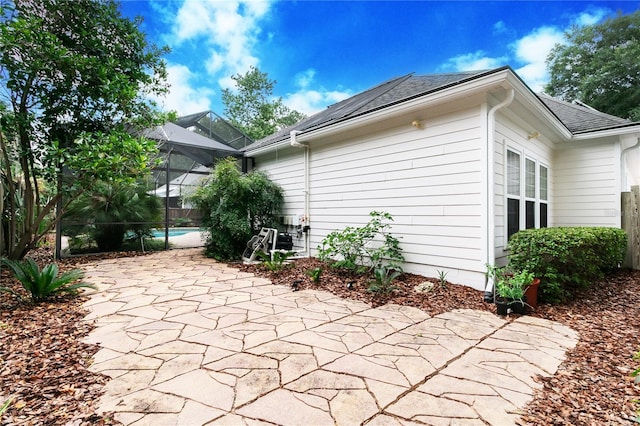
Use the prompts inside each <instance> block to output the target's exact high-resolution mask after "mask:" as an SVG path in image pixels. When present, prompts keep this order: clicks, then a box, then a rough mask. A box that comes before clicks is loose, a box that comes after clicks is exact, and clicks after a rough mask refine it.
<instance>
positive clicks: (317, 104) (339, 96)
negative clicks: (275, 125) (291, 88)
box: [282, 68, 352, 115]
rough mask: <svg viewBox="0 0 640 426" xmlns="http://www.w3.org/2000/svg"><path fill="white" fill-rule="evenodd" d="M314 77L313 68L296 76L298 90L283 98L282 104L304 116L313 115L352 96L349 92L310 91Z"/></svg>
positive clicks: (321, 89)
mask: <svg viewBox="0 0 640 426" xmlns="http://www.w3.org/2000/svg"><path fill="white" fill-rule="evenodd" d="M315 75H316V71H315V70H314V69H313V68H309V69H307V70H305V71H302V72H300V73H298V74H296V76H295V77H294V81H295V83H296V86H297V87H298V88H299V89H298V90H297V91H296V92H295V93H288V94H287V95H286V96H284V97H283V98H282V101H283V102H284V104H285V105H286V106H288V107H289V108H291V109H294V110H296V111H299V112H302V113H304V114H306V115H313V114H315V113H317V112H320V111H322V110H323V109H325V108H326V107H327V106H329V105H332V104H334V103H336V102H340V101H341V100H343V99H346V98H348V97H349V96H351V95H352V93H351V92H350V91H342V90H326V89H324V88H320V89H318V90H313V89H310V87H311V83H313V79H314V77H315Z"/></svg>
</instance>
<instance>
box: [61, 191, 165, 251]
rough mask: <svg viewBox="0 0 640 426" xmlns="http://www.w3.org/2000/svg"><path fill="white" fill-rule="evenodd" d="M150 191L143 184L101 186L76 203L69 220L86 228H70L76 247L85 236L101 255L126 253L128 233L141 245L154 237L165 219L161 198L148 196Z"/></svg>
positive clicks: (73, 203)
mask: <svg viewBox="0 0 640 426" xmlns="http://www.w3.org/2000/svg"><path fill="white" fill-rule="evenodd" d="M148 189H149V188H148V187H147V185H145V184H144V183H142V182H139V183H136V184H112V183H108V182H97V183H96V184H95V185H94V187H93V188H92V189H91V190H90V191H87V192H85V193H83V194H82V195H81V196H80V197H78V199H76V200H74V201H73V202H72V203H71V204H70V205H69V208H68V210H67V213H66V214H65V220H69V221H73V222H83V223H86V225H80V226H69V227H66V229H65V233H66V234H67V235H69V236H70V237H71V238H72V242H73V243H76V242H80V241H82V235H89V236H90V237H91V239H92V240H93V241H95V242H96V244H97V246H98V249H99V250H100V251H113V250H120V249H122V248H123V244H124V240H125V236H126V235H127V233H130V235H131V237H132V238H133V239H135V240H138V241H139V240H140V238H142V237H144V236H150V235H152V234H151V228H152V227H155V226H156V225H157V222H158V221H159V220H160V218H161V213H162V211H161V207H162V203H161V201H160V199H159V198H158V197H157V196H155V195H150V194H148V193H147V190H148ZM85 243H86V241H85Z"/></svg>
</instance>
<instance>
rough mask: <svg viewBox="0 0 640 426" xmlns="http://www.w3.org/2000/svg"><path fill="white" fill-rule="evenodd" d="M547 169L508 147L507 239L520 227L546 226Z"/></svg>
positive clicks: (547, 201)
mask: <svg viewBox="0 0 640 426" xmlns="http://www.w3.org/2000/svg"><path fill="white" fill-rule="evenodd" d="M548 176H549V169H548V168H547V167H546V166H543V165H541V164H540V163H539V162H538V161H536V160H535V159H533V158H530V157H524V158H523V156H522V154H521V153H518V152H516V151H512V150H509V149H508V150H507V171H506V179H507V182H506V186H507V191H506V198H507V202H506V207H507V211H506V213H507V239H509V238H510V237H511V236H512V235H513V234H515V233H516V232H518V231H519V230H521V229H530V228H546V227H547V221H548V219H547V211H548V203H549V200H548V192H549V191H548Z"/></svg>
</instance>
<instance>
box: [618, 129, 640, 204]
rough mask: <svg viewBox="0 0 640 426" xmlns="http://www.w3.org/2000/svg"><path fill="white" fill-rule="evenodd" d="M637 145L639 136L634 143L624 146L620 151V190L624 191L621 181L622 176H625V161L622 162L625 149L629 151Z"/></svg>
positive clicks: (639, 142)
mask: <svg viewBox="0 0 640 426" xmlns="http://www.w3.org/2000/svg"><path fill="white" fill-rule="evenodd" d="M638 146H640V137H638V138H636V143H635V144H633V145H631V146H629V147H626V148H625V149H623V150H622V152H621V153H620V186H621V188H620V191H621V192H622V191H624V190H625V189H626V186H625V187H624V188H623V187H622V185H623V182H624V177H625V169H626V168H627V166H626V163H623V161H624V155H625V154H626V153H627V151H631V150H632V149H634V148H637V147H638Z"/></svg>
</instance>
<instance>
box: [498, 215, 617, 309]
mask: <svg viewBox="0 0 640 426" xmlns="http://www.w3.org/2000/svg"><path fill="white" fill-rule="evenodd" d="M626 249H627V235H626V233H625V232H624V231H622V230H620V229H615V228H601V227H574V228H542V229H527V230H523V231H520V232H518V233H516V234H514V235H513V236H512V237H511V238H510V240H509V245H508V250H509V251H510V255H509V267H510V268H511V269H513V270H520V271H522V270H526V271H531V272H532V273H533V274H534V275H535V276H536V277H537V278H540V287H539V289H540V290H539V298H540V299H541V300H543V301H546V302H550V303H559V302H561V301H563V300H564V299H565V298H567V297H569V296H571V295H572V293H573V292H574V291H575V290H576V289H579V288H586V287H588V286H590V285H591V284H592V283H593V282H595V281H598V280H600V279H602V278H603V277H604V276H605V274H608V273H611V272H613V271H615V270H616V269H618V268H619V266H620V264H621V263H622V261H623V260H624V257H625V254H626Z"/></svg>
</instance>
